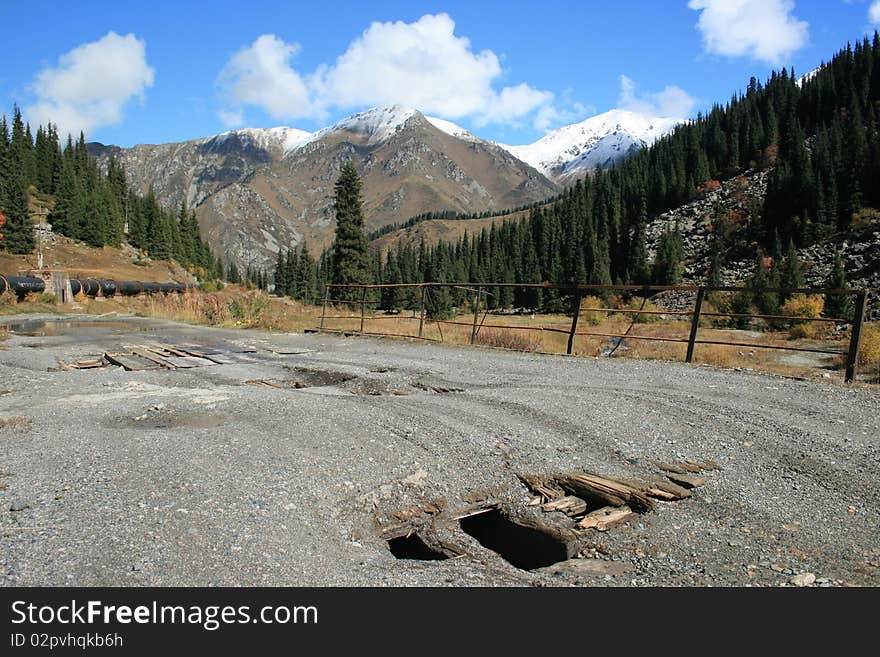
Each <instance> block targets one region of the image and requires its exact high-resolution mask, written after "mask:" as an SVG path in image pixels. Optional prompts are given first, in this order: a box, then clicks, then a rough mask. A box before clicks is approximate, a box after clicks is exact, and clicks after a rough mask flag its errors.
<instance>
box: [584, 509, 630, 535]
mask: <svg viewBox="0 0 880 657" xmlns="http://www.w3.org/2000/svg"><path fill="white" fill-rule="evenodd" d="M634 516H635V513H633V511H632V509H630V508H629V507H628V506H625V505H624V506H620V507H612V506H606V507H603V508H601V509H597V510H596V511H593V512H592V513H588V514H587V515H586V516H584V518H583V520H581V521H580V522H579V523H578V527H579V528H580V529H595V530H597V531H600V532H604V531H608V530H609V529H611V528H613V527H617V526H618V525H620V524H621V523H624V522H626V521H627V520H629V519H630V518H632V517H634Z"/></svg>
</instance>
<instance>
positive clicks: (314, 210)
mask: <svg viewBox="0 0 880 657" xmlns="http://www.w3.org/2000/svg"><path fill="white" fill-rule="evenodd" d="M89 148H90V151H91V153H92V154H93V155H95V156H96V157H98V158H99V162H104V163H105V165H106V162H107V161H108V160H109V157H110V156H113V157H115V158H116V159H117V161H119V162H122V163H123V164H124V165H125V169H126V173H127V174H128V177H129V180H130V181H131V182H132V183H133V184H134V185H135V186H136V187H137V188H139V189H140V190H142V191H146V190H148V189H152V190H153V191H154V192H155V194H156V196H157V197H158V198H159V200H160V202H162V203H163V205H165V206H166V207H169V208H176V207H178V206H179V205H180V203H181V201H182V200H184V199H185V200H186V202H187V204H188V205H189V207H192V208H195V209H196V212H197V215H198V217H199V222H200V225H201V227H202V231H203V233H202V234H203V235H204V236H205V238H206V239H207V240H208V242H209V243H210V244H211V246H212V247H213V248H214V249H215V250H216V252H217V253H220V254H222V255H223V257H224V259H225V260H227V261H235V262H236V263H237V264H238V265H239V266H241V267H246V266H255V265H260V266H270V265H271V263H272V262H274V261H275V258H276V256H277V253H278V251H279V250H281V249H289V248H291V247H293V246H295V245H297V244H300V243H301V242H303V241H307V242H308V243H309V244H310V246H312V247H314V249H315V250H320V249H321V248H322V247H323V246H326V245H327V244H329V242H330V241H331V240H332V237H333V231H334V228H335V224H334V219H335V215H334V212H333V198H332V197H333V185H334V182H335V181H336V179H337V178H338V176H339V171H340V169H341V167H342V165H343V163H345V162H347V161H351V162H353V163H354V165H355V167H357V169H358V172H359V173H360V175H361V178H362V180H363V198H364V210H365V214H366V218H367V229H368V230H373V229H376V228H381V227H383V226H385V225H387V224H389V223H397V222H401V221H405V220H406V219H408V218H410V217H412V216H414V215H418V214H422V213H424V212H433V211H453V212H461V213H483V212H491V211H499V210H505V209H507V208H511V207H519V206H522V205H527V204H529V203H532V202H535V201H542V200H544V199H546V198H549V197H551V196H553V195H555V194H557V193H559V191H560V188H559V186H558V185H556V184H555V183H554V182H552V181H550V180H548V179H547V178H546V177H544V176H543V175H541V174H540V173H539V172H538V171H535V169H533V168H532V167H530V166H529V165H527V164H526V163H524V162H523V161H521V160H520V159H518V158H517V157H516V156H514V155H512V154H511V153H509V152H508V151H506V150H504V149H503V148H501V147H500V146H498V145H497V144H495V143H494V142H491V141H488V140H484V139H480V138H479V137H477V136H475V135H473V134H471V133H470V132H468V131H467V130H465V129H464V128H462V127H461V126H458V125H456V124H454V123H451V122H450V121H446V120H444V119H437V118H433V117H431V118H429V117H426V116H424V115H423V114H422V113H421V112H419V111H418V110H416V109H413V108H409V107H404V106H401V105H392V106H388V107H376V108H373V109H370V110H366V111H364V112H359V113H358V114H355V115H353V116H350V117H348V118H346V119H343V120H341V121H338V122H336V123H334V124H333V125H331V126H329V127H327V128H324V129H322V130H318V131H317V132H314V133H310V132H307V131H304V130H298V129H296V128H287V127H277V128H244V129H240V130H230V131H228V132H224V133H221V134H219V135H215V136H212V137H204V138H201V139H194V140H191V141H186V142H180V143H174V144H158V145H138V146H134V147H133V148H118V147H115V146H103V145H101V144H90V145H89Z"/></svg>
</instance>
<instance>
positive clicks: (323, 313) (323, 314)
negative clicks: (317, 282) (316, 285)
mask: <svg viewBox="0 0 880 657" xmlns="http://www.w3.org/2000/svg"><path fill="white" fill-rule="evenodd" d="M329 294H330V285H329V284H327V283H324V305H323V307H322V308H321V328H324V318H325V317H326V316H327V297H328V295H329Z"/></svg>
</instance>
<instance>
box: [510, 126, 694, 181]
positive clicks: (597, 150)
mask: <svg viewBox="0 0 880 657" xmlns="http://www.w3.org/2000/svg"><path fill="white" fill-rule="evenodd" d="M683 122H684V119H667V118H657V117H652V116H648V115H645V114H639V113H637V112H630V111H628V110H619V109H615V110H611V111H609V112H605V113H604V114H599V115H597V116H593V117H590V118H589V119H587V120H586V121H581V122H580V123H575V124H573V125H568V126H565V127H562V128H559V129H557V130H554V131H553V132H551V133H549V134H547V135H546V136H544V137H542V138H541V139H539V140H538V141H536V142H535V143H533V144H526V145H524V146H506V145H504V144H499V146H501V147H502V148H505V149H506V150H508V151H509V152H510V153H512V154H513V155H515V156H516V157H518V158H519V159H521V160H522V161H523V162H525V163H526V164H529V165H531V166H533V167H534V168H535V169H537V170H538V171H540V172H541V173H543V174H544V175H545V176H547V177H548V178H550V179H551V180H555V181H557V182H566V181H569V180H571V179H573V178H575V177H577V176H578V175H583V174H585V173H586V172H588V171H591V170H593V169H597V168H606V167H609V166H612V165H614V164H616V163H617V162H619V161H621V160H623V159H624V158H626V157H627V156H628V155H630V154H631V153H633V152H635V151H637V150H639V149H641V148H644V147H646V146H650V145H651V144H653V143H654V142H655V141H657V140H658V139H659V138H660V137H662V136H663V135H666V134H668V133H669V132H671V131H672V130H673V128H675V126H676V125H678V124H680V123H683Z"/></svg>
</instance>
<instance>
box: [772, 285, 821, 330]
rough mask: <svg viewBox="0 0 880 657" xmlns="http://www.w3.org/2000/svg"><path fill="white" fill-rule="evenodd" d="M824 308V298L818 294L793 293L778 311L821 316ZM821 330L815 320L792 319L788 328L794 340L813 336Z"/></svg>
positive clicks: (796, 314) (796, 315) (784, 313)
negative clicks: (800, 320)
mask: <svg viewBox="0 0 880 657" xmlns="http://www.w3.org/2000/svg"><path fill="white" fill-rule="evenodd" d="M824 309H825V299H824V298H823V297H822V295H820V294H794V295H792V296H791V298H790V299H788V301H786V302H785V303H784V304H782V307H781V308H780V312H781V313H782V314H783V315H791V316H794V317H805V318H816V317H821V316H822V311H823V310H824ZM820 330H821V327H820V326H819V325H818V324H817V323H816V322H799V321H797V320H792V322H791V327H790V328H789V330H788V333H789V335H790V336H791V338H792V339H794V340H799V339H803V338H814V337H816V335H817V334H818V333H819V331H820Z"/></svg>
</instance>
